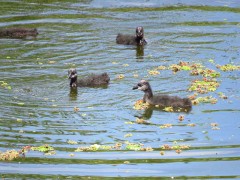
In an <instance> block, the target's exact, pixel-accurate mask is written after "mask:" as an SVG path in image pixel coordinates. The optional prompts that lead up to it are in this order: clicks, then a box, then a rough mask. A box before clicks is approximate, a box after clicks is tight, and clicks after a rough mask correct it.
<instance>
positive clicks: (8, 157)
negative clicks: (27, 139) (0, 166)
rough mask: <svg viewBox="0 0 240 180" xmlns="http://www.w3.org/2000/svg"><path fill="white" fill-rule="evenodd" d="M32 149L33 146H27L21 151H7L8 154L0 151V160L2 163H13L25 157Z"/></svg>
mask: <svg viewBox="0 0 240 180" xmlns="http://www.w3.org/2000/svg"><path fill="white" fill-rule="evenodd" d="M30 149H31V146H25V147H23V148H22V149H21V150H20V151H16V150H14V149H13V150H7V151H6V152H1V151H0V160H1V161H12V160H14V159H17V158H21V157H25V153H26V152H28V151H29V150H30Z"/></svg>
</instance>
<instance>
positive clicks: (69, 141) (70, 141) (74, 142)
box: [67, 140, 78, 144]
mask: <svg viewBox="0 0 240 180" xmlns="http://www.w3.org/2000/svg"><path fill="white" fill-rule="evenodd" d="M67 143H68V144H78V143H77V141H73V140H68V141H67Z"/></svg>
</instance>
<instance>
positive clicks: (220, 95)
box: [218, 92, 228, 99]
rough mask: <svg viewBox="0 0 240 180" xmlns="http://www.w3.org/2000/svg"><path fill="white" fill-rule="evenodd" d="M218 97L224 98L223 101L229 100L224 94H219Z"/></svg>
mask: <svg viewBox="0 0 240 180" xmlns="http://www.w3.org/2000/svg"><path fill="white" fill-rule="evenodd" d="M218 96H219V97H220V98H222V99H227V98H228V97H227V96H226V95H225V94H223V93H222V92H219V93H218Z"/></svg>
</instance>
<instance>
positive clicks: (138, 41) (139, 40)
mask: <svg viewBox="0 0 240 180" xmlns="http://www.w3.org/2000/svg"><path fill="white" fill-rule="evenodd" d="M116 42H117V44H125V45H139V46H143V45H146V44H147V41H146V40H145V39H144V32H143V27H137V28H136V35H124V34H120V33H119V34H118V35H117V38H116Z"/></svg>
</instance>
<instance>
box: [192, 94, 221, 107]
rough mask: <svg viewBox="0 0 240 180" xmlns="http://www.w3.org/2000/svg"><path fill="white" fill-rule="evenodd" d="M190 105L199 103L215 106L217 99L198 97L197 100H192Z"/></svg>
mask: <svg viewBox="0 0 240 180" xmlns="http://www.w3.org/2000/svg"><path fill="white" fill-rule="evenodd" d="M192 103H193V104H194V105H197V104H199V103H211V104H216V103H217V99H216V98H213V97H212V96H205V97H198V98H197V99H195V100H193V101H192Z"/></svg>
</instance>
